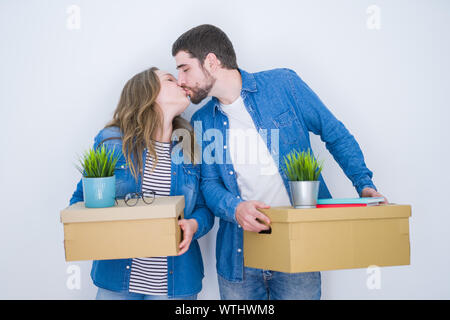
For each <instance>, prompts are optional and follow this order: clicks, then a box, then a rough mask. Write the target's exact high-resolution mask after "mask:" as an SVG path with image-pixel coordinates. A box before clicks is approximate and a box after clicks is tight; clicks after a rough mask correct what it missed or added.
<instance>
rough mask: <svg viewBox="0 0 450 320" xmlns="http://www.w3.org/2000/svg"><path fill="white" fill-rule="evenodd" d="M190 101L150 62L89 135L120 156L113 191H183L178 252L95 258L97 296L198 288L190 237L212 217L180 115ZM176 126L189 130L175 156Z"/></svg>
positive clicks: (170, 295)
mask: <svg viewBox="0 0 450 320" xmlns="http://www.w3.org/2000/svg"><path fill="white" fill-rule="evenodd" d="M188 105H189V99H188V97H187V95H186V92H185V91H184V90H183V89H182V88H181V87H179V86H178V85H177V83H176V79H175V78H174V77H173V76H172V75H171V74H169V73H167V72H163V71H161V70H158V69H157V68H150V69H148V70H145V71H143V72H141V73H139V74H136V75H135V76H134V77H133V78H131V79H130V80H129V81H128V82H127V83H126V85H125V87H124V89H123V91H122V95H121V97H120V100H119V104H118V106H117V108H116V110H115V112H114V116H113V120H112V121H111V122H110V123H108V124H107V125H106V126H105V128H104V129H102V130H101V131H100V132H99V133H98V135H97V136H96V137H95V143H94V148H97V147H98V146H100V145H102V144H103V145H105V146H106V147H107V149H109V150H112V149H113V148H114V150H115V151H114V152H117V154H118V155H119V161H118V162H117V165H116V169H115V175H116V195H117V197H119V198H123V197H124V196H125V195H126V194H128V193H133V192H144V193H145V192H146V191H150V190H152V191H153V192H155V193H156V196H168V195H184V197H185V209H184V218H185V219H182V220H180V221H179V225H180V227H181V229H182V230H183V235H184V236H183V241H182V242H181V243H180V252H179V255H178V256H175V257H154V258H139V259H138V258H136V259H118V260H99V261H94V262H93V264H92V271H91V278H92V280H93V282H94V284H95V285H96V286H97V287H98V288H99V289H98V293H97V299H149V300H153V299H196V298H197V293H198V292H199V291H200V290H201V286H202V278H203V262H202V257H201V253H200V249H199V245H198V243H197V240H196V239H198V238H200V237H201V236H203V235H205V234H206V233H207V232H208V231H209V230H210V229H211V228H212V225H213V223H214V218H213V215H212V213H211V212H210V211H209V210H208V208H207V207H206V205H205V202H204V199H203V196H202V194H201V192H199V177H200V173H199V166H198V165H196V164H195V163H197V162H198V160H199V159H198V156H197V155H196V154H195V150H197V148H194V147H193V145H194V143H195V142H194V134H193V130H192V127H191V126H190V124H189V122H187V121H186V120H184V119H183V118H181V117H180V114H181V113H182V112H183V111H184V110H185V109H186V108H187V107H188ZM177 129H179V130H181V131H183V130H184V132H186V131H187V132H188V133H189V136H190V137H192V139H186V134H184V135H183V138H184V139H180V140H183V141H182V143H180V145H181V148H180V149H181V150H179V151H181V154H182V157H183V159H184V160H185V161H173V160H174V159H173V157H175V156H177V155H179V154H180V152H179V151H178V152H173V156H172V152H171V151H172V147H173V146H174V143H172V142H171V141H172V134H173V133H176V132H174V131H175V130H177ZM179 130H177V131H179ZM190 137H188V138H190ZM177 147H178V145H177ZM174 151H175V150H174ZM180 162H181V163H180ZM177 163H178V164H177ZM78 201H83V190H82V183H81V181H80V182H79V183H78V185H77V189H76V191H75V192H74V194H73V196H72V198H71V200H70V204H73V203H75V202H78Z"/></svg>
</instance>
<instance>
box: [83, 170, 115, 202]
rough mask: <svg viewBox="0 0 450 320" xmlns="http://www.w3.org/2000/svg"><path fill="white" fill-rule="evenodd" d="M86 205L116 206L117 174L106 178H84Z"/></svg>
mask: <svg viewBox="0 0 450 320" xmlns="http://www.w3.org/2000/svg"><path fill="white" fill-rule="evenodd" d="M82 181H83V196H84V205H85V206H86V207H87V208H107V207H112V206H114V202H115V201H114V200H115V198H116V176H112V177H106V178H85V177H83V178H82Z"/></svg>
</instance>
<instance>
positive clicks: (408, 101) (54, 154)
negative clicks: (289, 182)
mask: <svg viewBox="0 0 450 320" xmlns="http://www.w3.org/2000/svg"><path fill="white" fill-rule="evenodd" d="M71 5H76V6H78V7H79V8H80V18H81V19H80V25H79V27H80V28H79V29H73V28H72V27H73V24H70V21H72V20H70V17H71V13H70V11H69V12H67V9H68V8H69V7H70V6H71ZM371 5H376V6H377V7H378V8H379V9H380V18H381V20H380V21H379V22H380V24H379V26H380V29H371V28H370V27H371V26H374V25H373V24H370V23H369V27H368V25H367V22H368V20H369V22H370V21H372V20H370V19H371V17H372V15H371V13H370V12H369V13H368V12H367V9H368V8H369V6H371ZM449 13H450V2H449V1H446V0H442V1H438V0H434V1H425V0H422V1H419V0H415V1H413V0H403V1H400V0H395V1H381V0H373V1H365V0H340V1H334V0H320V1H318V0H315V1H312V0H311V1H298V0H295V1H281V0H280V1H275V2H274V1H261V0H257V1H256V0H255V1H211V0H207V1H130V0H126V1H125V0H123V1H109V0H108V1H107V0H95V1H93V0H89V1H87V0H86V1H81V0H72V1H61V0H60V1H44V0H40V1H18V0H2V1H1V2H0V44H1V47H0V48H1V49H0V108H1V114H0V115H1V118H0V119H1V123H2V126H1V135H0V150H1V151H0V152H1V158H0V159H1V165H0V177H1V179H0V183H1V184H0V195H1V224H0V245H1V247H0V250H1V251H0V252H1V254H0V259H1V260H0V261H1V263H0V283H1V288H2V290H0V298H2V299H93V298H94V297H95V294H96V288H95V286H94V285H93V284H92V281H91V279H90V276H89V273H90V269H91V262H76V263H66V262H65V260H64V249H63V228H62V225H61V224H60V222H59V211H60V210H61V209H63V208H64V207H66V206H67V204H68V201H69V198H70V197H71V194H72V192H73V191H74V189H75V185H76V183H77V182H78V180H79V178H80V175H79V173H78V171H77V170H76V169H75V167H74V163H75V162H76V161H77V156H78V155H79V154H81V153H82V152H83V151H84V150H85V149H86V148H88V147H90V146H91V145H92V143H93V137H94V136H95V135H96V133H97V132H98V131H99V130H100V129H101V128H103V126H104V125H105V123H106V122H107V121H108V120H109V119H110V118H111V116H112V112H113V110H114V109H115V107H116V104H117V102H118V98H119V94H120V92H121V90H122V88H123V85H124V84H125V82H126V81H127V80H128V79H129V78H130V77H131V76H132V75H134V74H135V73H137V72H140V71H142V70H144V69H145V68H148V67H150V66H157V67H159V68H160V69H163V70H167V71H170V72H173V73H175V71H176V70H175V63H174V60H173V58H172V56H171V45H172V43H173V42H174V41H175V39H176V38H177V37H178V36H179V35H180V34H181V33H183V32H184V31H186V30H188V29H189V28H191V27H194V26H196V25H199V24H203V23H211V24H215V25H217V26H218V27H220V28H222V29H223V30H224V31H225V32H226V33H227V34H228V36H229V37H230V39H231V40H232V42H233V44H234V47H235V50H236V53H237V56H238V64H239V66H240V67H241V68H243V69H244V70H247V71H249V72H257V71H262V70H267V69H271V68H277V67H288V68H292V69H294V70H295V71H296V72H297V73H298V74H299V75H300V76H301V77H302V78H303V80H305V81H306V83H308V84H309V85H310V87H311V88H312V89H313V90H314V91H315V92H316V93H317V94H318V95H319V97H320V98H321V99H322V100H323V101H324V103H325V104H326V105H327V106H328V107H329V109H330V110H331V111H332V112H333V113H334V114H335V115H336V117H337V118H338V119H340V120H342V121H343V123H344V124H345V125H346V127H347V128H348V129H349V130H350V132H351V133H352V134H353V135H354V136H355V137H356V139H357V141H358V142H359V144H360V146H361V149H362V150H363V152H364V155H365V160H366V164H367V166H368V167H369V169H371V170H372V171H373V172H374V178H373V179H374V183H375V184H376V186H377V187H378V189H379V191H380V192H382V193H383V194H384V195H386V196H387V197H388V199H389V200H390V201H391V202H395V203H402V204H411V205H412V208H413V210H412V215H413V216H412V218H411V219H410V223H411V226H410V233H411V265H410V266H401V267H399V266H398V267H386V268H382V269H381V278H380V280H381V282H380V288H379V289H369V288H368V286H367V281H368V279H369V278H370V275H369V274H367V272H366V270H365V269H355V270H343V271H328V272H323V273H322V280H323V283H322V292H323V295H322V298H323V299H350V298H356V299H416V298H421V299H449V298H450V275H449V270H450V258H449V253H450V235H449V234H450V233H449V231H448V230H449V226H450V223H449V222H450V216H449V209H448V205H447V204H446V203H445V202H446V200H447V199H448V181H449V174H448V166H447V163H448V159H449V157H450V153H449V144H448V141H449V138H450V135H449V129H448V124H447V122H448V119H449V118H450V117H449V116H450V111H449V103H448V96H447V95H448V93H449V89H450V88H449V83H450V79H449V77H450V68H449V57H450V45H449V30H450V16H449ZM68 21H69V24H68ZM196 108H198V106H193V107H191V108H190V109H189V110H188V111H187V112H186V117H187V118H189V117H190V116H191V114H192V113H193V112H194V111H195V110H196ZM311 138H312V142H313V148H314V151H315V153H316V154H318V155H319V157H321V158H322V159H324V160H325V169H324V177H325V180H326V182H327V184H328V186H329V188H330V190H331V193H332V194H333V196H334V197H353V196H357V194H356V191H355V189H354V188H353V187H352V184H351V182H350V180H348V179H347V177H346V176H345V175H344V174H343V172H342V170H341V169H340V167H339V166H338V165H337V164H336V162H335V161H334V160H333V158H332V156H331V155H330V154H329V153H328V151H327V150H326V149H325V146H324V144H323V143H322V142H321V141H320V137H317V136H313V135H312V137H311ZM216 222H217V221H216ZM216 230H217V223H216V225H215V227H214V229H213V230H212V231H211V232H210V233H209V234H208V235H207V236H206V237H204V238H202V239H201V248H202V252H203V259H204V261H205V273H206V276H205V278H204V280H203V285H204V289H203V291H202V292H201V294H200V295H199V298H200V299H217V298H218V297H219V296H218V288H217V278H216V272H215V255H214V254H215V253H214V250H215V234H216ZM70 267H72V268H75V270H79V272H80V273H79V274H80V276H81V284H80V288H72V287H71V286H68V285H67V282H68V280H70V276H71V275H73V273H71V272H73V270H72V269H71V268H70ZM68 272H69V273H68ZM69 283H70V281H69Z"/></svg>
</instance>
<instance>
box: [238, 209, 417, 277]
mask: <svg viewBox="0 0 450 320" xmlns="http://www.w3.org/2000/svg"><path fill="white" fill-rule="evenodd" d="M261 212H263V213H264V214H266V215H267V216H268V217H269V218H270V220H271V233H270V234H259V233H255V232H249V231H244V265H245V266H247V267H253V268H259V269H266V270H274V271H281V272H288V273H293V272H309V271H323V270H337V269H352V268H366V267H368V266H370V265H377V266H397V265H409V264H410V246H409V217H410V216H411V206H409V205H394V204H388V205H379V206H372V207H370V206H369V207H350V208H348V207H347V208H320V209H319V208H316V209H294V208H292V207H274V208H270V209H262V210H261Z"/></svg>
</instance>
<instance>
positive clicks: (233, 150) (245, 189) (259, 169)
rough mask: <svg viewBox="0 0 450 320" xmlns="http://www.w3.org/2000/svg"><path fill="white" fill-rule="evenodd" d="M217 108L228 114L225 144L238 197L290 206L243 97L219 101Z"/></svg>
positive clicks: (264, 143) (276, 167)
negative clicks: (238, 193) (232, 100)
mask: <svg viewBox="0 0 450 320" xmlns="http://www.w3.org/2000/svg"><path fill="white" fill-rule="evenodd" d="M220 108H221V109H222V111H223V112H224V113H225V114H226V115H227V116H228V121H229V131H228V145H227V146H224V148H227V149H228V151H229V154H230V158H231V161H232V163H233V166H234V170H235V172H236V178H237V184H238V186H239V189H240V192H241V198H242V199H243V200H258V201H262V202H264V203H266V204H268V205H270V206H290V205H291V204H290V201H289V196H288V193H287V191H286V188H285V187H284V184H283V179H282V178H281V175H280V173H279V172H278V166H277V165H276V164H275V161H274V159H273V157H272V156H271V155H270V153H269V150H268V149H267V144H266V142H265V141H264V140H263V138H262V137H261V135H260V134H259V133H258V131H257V130H256V127H255V124H254V123H253V120H252V118H251V116H250V114H249V113H248V111H247V109H246V108H245V105H244V101H243V100H242V97H241V96H239V98H237V99H236V101H234V102H233V103H231V104H227V105H224V104H220Z"/></svg>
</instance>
